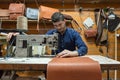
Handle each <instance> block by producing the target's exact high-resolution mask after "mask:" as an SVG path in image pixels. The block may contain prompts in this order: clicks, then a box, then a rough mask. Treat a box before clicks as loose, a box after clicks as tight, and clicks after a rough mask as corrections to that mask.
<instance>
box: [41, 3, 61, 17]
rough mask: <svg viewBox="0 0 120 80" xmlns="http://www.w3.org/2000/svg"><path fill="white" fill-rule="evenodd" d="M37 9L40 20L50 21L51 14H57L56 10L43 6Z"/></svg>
mask: <svg viewBox="0 0 120 80" xmlns="http://www.w3.org/2000/svg"><path fill="white" fill-rule="evenodd" d="M39 9H40V14H39V17H40V19H51V16H52V15H53V13H55V12H59V10H58V9H55V8H51V7H47V6H43V5H40V7H39Z"/></svg>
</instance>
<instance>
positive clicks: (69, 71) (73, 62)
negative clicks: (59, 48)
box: [47, 57, 102, 80]
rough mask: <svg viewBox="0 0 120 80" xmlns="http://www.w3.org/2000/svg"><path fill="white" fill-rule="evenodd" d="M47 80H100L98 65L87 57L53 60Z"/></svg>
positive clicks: (48, 69) (49, 64)
mask: <svg viewBox="0 0 120 80" xmlns="http://www.w3.org/2000/svg"><path fill="white" fill-rule="evenodd" d="M47 80H102V75H101V69H100V65H99V63H98V62H97V61H94V60H92V59H90V58H88V57H71V58H53V60H52V61H50V62H49V63H48V66H47Z"/></svg>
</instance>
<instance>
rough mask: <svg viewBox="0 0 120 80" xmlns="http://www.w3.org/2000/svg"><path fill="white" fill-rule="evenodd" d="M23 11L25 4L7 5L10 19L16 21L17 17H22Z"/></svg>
mask: <svg viewBox="0 0 120 80" xmlns="http://www.w3.org/2000/svg"><path fill="white" fill-rule="evenodd" d="M24 10H25V4H23V3H10V5H9V12H10V19H13V20H16V19H17V17H18V16H23V15H24Z"/></svg>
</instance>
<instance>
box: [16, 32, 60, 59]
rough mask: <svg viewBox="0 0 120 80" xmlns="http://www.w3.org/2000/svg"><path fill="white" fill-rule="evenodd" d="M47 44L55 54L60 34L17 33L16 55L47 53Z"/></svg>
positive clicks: (25, 55)
mask: <svg viewBox="0 0 120 80" xmlns="http://www.w3.org/2000/svg"><path fill="white" fill-rule="evenodd" d="M45 46H48V47H49V48H50V49H51V50H52V51H53V52H54V54H56V50H57V48H58V34H57V33H54V34H53V35H17V37H16V51H15V57H32V56H34V54H36V55H38V56H43V55H45V51H44V50H45ZM35 50H36V51H35Z"/></svg>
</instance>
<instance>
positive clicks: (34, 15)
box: [25, 8, 39, 20]
mask: <svg viewBox="0 0 120 80" xmlns="http://www.w3.org/2000/svg"><path fill="white" fill-rule="evenodd" d="M38 13H39V9H35V8H27V9H26V13H25V14H26V17H27V18H29V19H35V20H37V19H38Z"/></svg>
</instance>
